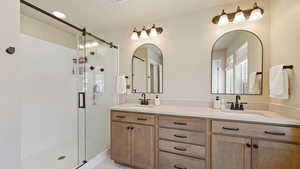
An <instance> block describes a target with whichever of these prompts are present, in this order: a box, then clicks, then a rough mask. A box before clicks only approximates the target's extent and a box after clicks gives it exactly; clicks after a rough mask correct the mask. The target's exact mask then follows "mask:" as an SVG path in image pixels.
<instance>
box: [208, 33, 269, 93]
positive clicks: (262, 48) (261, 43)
mask: <svg viewBox="0 0 300 169" xmlns="http://www.w3.org/2000/svg"><path fill="white" fill-rule="evenodd" d="M236 31H243V32H248V33H250V34H252V35H254V36H255V37H256V38H257V39H258V41H259V43H260V46H261V63H262V64H261V70H262V78H261V91H260V93H259V94H236V93H213V92H212V79H213V78H212V76H213V75H212V69H213V67H212V62H213V53H214V47H215V46H216V44H217V42H218V41H219V40H220V39H221V38H223V37H224V36H226V35H227V34H229V33H232V32H236ZM263 93H264V46H263V42H262V40H261V39H260V37H259V36H258V35H257V34H256V33H254V32H252V31H249V30H244V29H236V30H231V31H228V32H225V33H224V34H222V35H221V36H220V37H218V38H217V40H216V41H215V42H214V44H213V47H212V49H211V62H210V94H211V95H242V96H247V95H248V96H261V95H263Z"/></svg>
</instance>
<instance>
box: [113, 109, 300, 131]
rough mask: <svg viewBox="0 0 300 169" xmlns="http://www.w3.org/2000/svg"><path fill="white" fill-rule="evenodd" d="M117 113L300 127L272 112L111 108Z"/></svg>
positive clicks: (299, 123) (296, 121) (299, 124)
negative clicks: (138, 113)
mask: <svg viewBox="0 0 300 169" xmlns="http://www.w3.org/2000/svg"><path fill="white" fill-rule="evenodd" d="M111 109H112V110H116V111H127V112H140V113H151V114H160V115H174V116H186V117H200V118H209V119H219V120H236V121H245V122H255V123H268V124H277V125H292V126H294V125H296V126H300V120H299V119H289V118H287V117H284V116H283V115H282V114H279V113H276V112H271V111H258V110H247V111H244V112H240V111H237V112H232V111H230V110H228V111H227V110H226V111H221V110H215V109H212V108H205V107H186V106H175V105H160V106H155V105H149V106H141V105H137V104H121V105H116V106H114V107H112V108H111Z"/></svg>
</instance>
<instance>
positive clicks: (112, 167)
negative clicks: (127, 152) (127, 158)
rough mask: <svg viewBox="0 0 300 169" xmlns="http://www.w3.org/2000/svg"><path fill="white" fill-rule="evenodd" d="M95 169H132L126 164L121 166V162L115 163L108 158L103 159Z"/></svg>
mask: <svg viewBox="0 0 300 169" xmlns="http://www.w3.org/2000/svg"><path fill="white" fill-rule="evenodd" d="M94 169H131V168H128V167H125V166H121V165H119V164H116V163H114V162H113V161H112V160H110V159H106V160H104V161H102V162H101V163H100V164H99V165H98V166H97V167H96V168H94Z"/></svg>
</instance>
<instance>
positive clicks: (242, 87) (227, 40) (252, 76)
mask: <svg viewBox="0 0 300 169" xmlns="http://www.w3.org/2000/svg"><path fill="white" fill-rule="evenodd" d="M211 75H212V77H211V81H212V83H211V93H212V94H232V95H261V94H262V90H263V80H262V79H263V45H262V42H261V40H260V39H259V37H258V36H257V35H256V34H254V33H252V32H249V31H246V30H235V31H231V32H228V33H225V34H224V35H222V36H221V37H220V38H219V39H218V40H217V41H216V42H215V44H214V46H213V49H212V61H211Z"/></svg>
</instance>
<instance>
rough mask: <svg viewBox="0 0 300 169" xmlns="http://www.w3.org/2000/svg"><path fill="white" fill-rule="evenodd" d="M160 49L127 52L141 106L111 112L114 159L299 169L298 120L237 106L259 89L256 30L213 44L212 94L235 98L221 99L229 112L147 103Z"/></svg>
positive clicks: (179, 166)
mask: <svg viewBox="0 0 300 169" xmlns="http://www.w3.org/2000/svg"><path fill="white" fill-rule="evenodd" d="M162 53H163V52H162V51H161V50H160V49H159V48H158V47H157V46H155V45H153V44H144V45H142V46H140V47H138V48H137V50H136V51H135V52H134V54H133V56H132V74H131V87H130V88H131V89H132V93H134V94H136V93H139V94H140V93H143V94H142V96H143V98H142V99H140V100H141V104H143V105H146V106H142V105H130V104H125V105H118V106H115V107H113V108H112V109H111V158H112V160H114V161H115V162H116V163H120V164H123V165H126V166H129V167H133V168H136V169H300V121H297V120H291V119H288V118H286V117H284V116H283V115H281V114H279V113H275V112H270V111H245V110H244V104H246V103H243V102H241V103H239V100H240V98H241V97H240V96H239V95H257V96H260V95H262V93H263V82H264V80H263V79H264V78H263V77H264V72H263V60H264V58H263V44H262V41H261V40H260V38H259V37H258V36H257V35H256V34H255V33H252V32H249V31H246V30H235V31H231V32H227V33H225V34H224V35H222V36H221V37H220V38H219V39H218V40H217V41H216V42H215V44H214V46H213V48H212V56H211V92H210V94H212V95H238V96H237V97H236V102H235V103H233V102H228V103H227V102H225V100H224V99H223V100H222V101H221V103H222V106H221V107H222V109H224V107H228V106H229V107H230V108H231V109H234V110H223V111H221V110H216V109H211V108H200V107H183V106H182V107H179V106H171V105H169V106H167V105H163V106H151V105H150V106H149V105H147V104H148V103H149V102H148V100H149V99H147V98H146V94H145V93H151V94H162V93H163V86H164V85H163V80H164V78H163V77H164V74H163V73H164V72H163V70H164V69H163V68H164V66H165V65H164V62H163V54H162ZM170 83H172V82H170ZM186 87H188V85H187V86H186ZM156 98H158V96H157V97H156ZM219 101H220V100H219V97H217V98H216V101H215V103H218V102H219ZM225 104H226V105H225ZM227 104H228V105H227ZM214 105H215V108H217V106H216V105H218V104H214ZM225 109H226V108H225ZM236 110H238V111H236Z"/></svg>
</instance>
